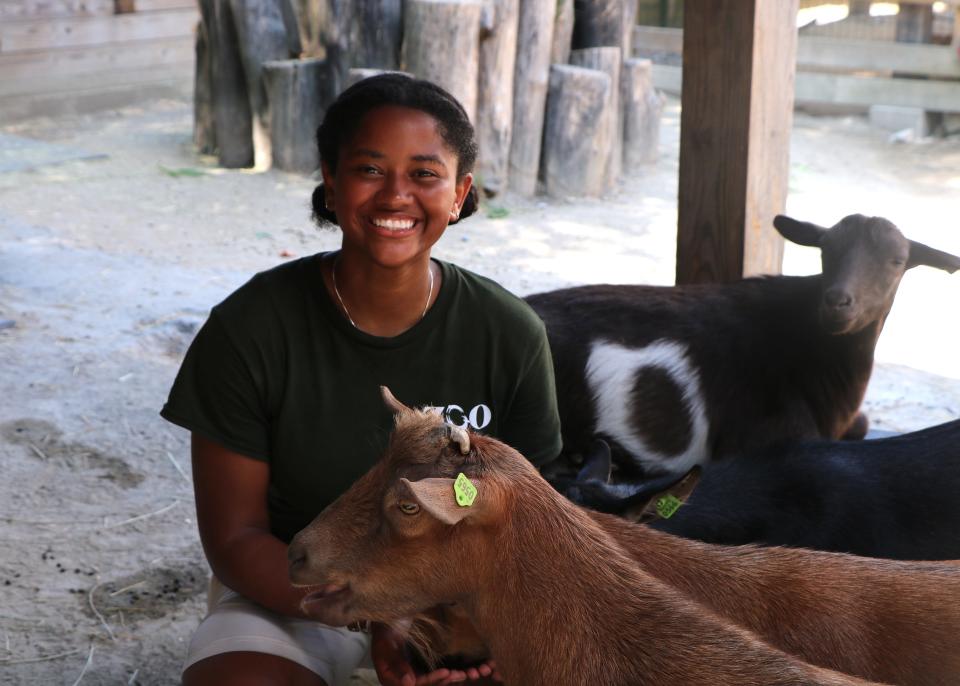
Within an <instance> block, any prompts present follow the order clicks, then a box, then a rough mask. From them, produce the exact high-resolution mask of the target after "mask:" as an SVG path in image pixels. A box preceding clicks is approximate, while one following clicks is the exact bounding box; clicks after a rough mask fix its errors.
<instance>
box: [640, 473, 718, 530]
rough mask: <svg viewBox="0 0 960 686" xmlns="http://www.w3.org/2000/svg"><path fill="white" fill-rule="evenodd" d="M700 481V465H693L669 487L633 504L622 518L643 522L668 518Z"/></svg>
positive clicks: (684, 501) (685, 500)
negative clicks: (640, 502) (643, 501)
mask: <svg viewBox="0 0 960 686" xmlns="http://www.w3.org/2000/svg"><path fill="white" fill-rule="evenodd" d="M699 482H700V465H694V466H693V468H692V469H691V470H690V471H689V472H687V473H686V475H685V476H684V477H683V478H682V479H680V480H679V481H678V482H677V483H675V484H674V485H673V486H671V487H670V488H667V489H665V490H663V491H660V492H659V493H654V494H653V495H652V496H650V499H649V500H647V502H646V503H644V504H643V505H634V506H633V507H631V508H630V509H628V510H627V511H626V512H624V513H623V517H624V519H628V520H630V521H632V522H639V523H640V524H645V523H647V522H652V521H654V520H656V519H669V518H670V517H672V516H673V515H674V513H675V512H676V511H677V508H679V507H680V506H681V505H683V504H684V503H686V502H687V499H688V498H689V497H690V494H691V493H693V489H695V488H696V487H697V484H698V483H699Z"/></svg>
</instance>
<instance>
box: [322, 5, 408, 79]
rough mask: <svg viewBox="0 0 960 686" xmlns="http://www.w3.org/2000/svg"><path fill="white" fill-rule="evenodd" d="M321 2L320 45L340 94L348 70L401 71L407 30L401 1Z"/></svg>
mask: <svg viewBox="0 0 960 686" xmlns="http://www.w3.org/2000/svg"><path fill="white" fill-rule="evenodd" d="M317 1H319V2H320V3H321V4H322V6H323V7H322V9H321V11H320V13H319V14H320V21H321V28H320V42H321V44H322V45H323V47H324V49H325V52H326V58H327V62H328V63H329V64H330V69H331V74H332V76H333V79H334V88H335V89H336V92H337V93H339V92H340V91H342V90H343V89H344V87H345V86H344V82H345V79H346V76H347V71H348V70H349V69H351V68H353V67H361V68H367V69H383V70H386V71H393V70H395V69H397V66H398V64H399V60H400V38H401V34H402V30H403V8H402V3H401V0H317ZM407 4H409V1H408V3H407ZM408 11H409V10H408Z"/></svg>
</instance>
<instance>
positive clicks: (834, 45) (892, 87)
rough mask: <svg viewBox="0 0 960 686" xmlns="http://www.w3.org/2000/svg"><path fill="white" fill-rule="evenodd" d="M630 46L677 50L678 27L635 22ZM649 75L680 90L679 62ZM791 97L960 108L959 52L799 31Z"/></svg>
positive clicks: (663, 86) (811, 100)
mask: <svg viewBox="0 0 960 686" xmlns="http://www.w3.org/2000/svg"><path fill="white" fill-rule="evenodd" d="M633 48H634V50H635V51H644V52H646V51H654V52H660V53H667V54H675V55H681V54H682V53H683V31H682V30H681V29H664V28H654V27H648V26H638V27H636V28H635V29H634V33H633ZM894 74H896V76H895V75H894ZM903 76H911V77H915V76H920V77H924V78H922V79H917V78H902V77H903ZM653 78H654V83H655V84H656V86H657V87H658V88H660V89H662V90H664V91H666V92H668V93H679V92H680V88H681V82H682V77H681V68H680V67H678V66H671V65H661V64H657V65H655V66H654V69H653ZM796 101H797V102H798V103H833V104H844V105H862V106H869V105H902V106H907V107H919V108H923V109H926V110H931V111H937V112H960V58H958V54H957V51H956V50H955V49H954V48H952V47H949V46H940V45H920V44H911V43H893V42H883V41H865V40H860V41H852V40H838V39H833V38H818V37H811V36H800V39H799V43H798V47H797V76H796Z"/></svg>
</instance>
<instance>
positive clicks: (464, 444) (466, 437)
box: [448, 425, 470, 455]
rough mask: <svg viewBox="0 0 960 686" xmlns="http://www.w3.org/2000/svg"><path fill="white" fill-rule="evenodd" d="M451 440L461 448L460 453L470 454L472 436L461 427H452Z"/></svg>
mask: <svg viewBox="0 0 960 686" xmlns="http://www.w3.org/2000/svg"><path fill="white" fill-rule="evenodd" d="M448 426H449V427H450V440H451V441H453V442H454V443H456V444H457V445H458V446H460V452H461V453H462V454H463V455H466V454H467V453H469V452H470V434H468V433H467V432H466V430H465V429H462V428H460V427H459V426H450V425H448Z"/></svg>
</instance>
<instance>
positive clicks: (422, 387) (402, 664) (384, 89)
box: [162, 74, 560, 686]
mask: <svg viewBox="0 0 960 686" xmlns="http://www.w3.org/2000/svg"><path fill="white" fill-rule="evenodd" d="M317 142H318V145H319V149H320V157H321V162H322V172H323V183H322V184H321V185H320V186H318V187H317V189H316V191H315V192H314V194H313V213H314V218H315V219H316V220H318V222H320V223H321V224H327V225H334V226H339V227H340V230H341V232H342V244H341V249H340V250H339V251H335V252H331V253H321V254H317V255H312V256H310V257H306V258H303V259H300V260H297V261H294V262H289V263H286V264H283V265H281V266H279V267H276V268H274V269H271V270H269V271H266V272H263V273H261V274H258V275H256V276H255V277H253V278H252V279H251V280H250V281H249V282H248V283H247V284H245V285H244V286H242V287H241V288H240V289H238V290H237V291H236V292H234V293H233V294H231V295H230V296H229V297H228V298H227V299H226V300H225V301H224V302H222V303H220V304H219V305H217V306H216V307H214V308H213V310H212V312H211V314H210V318H209V319H208V321H207V322H206V324H205V325H204V326H203V328H202V329H201V330H200V332H199V333H198V334H197V337H196V339H195V340H194V342H193V344H192V345H191V347H190V350H189V351H188V353H187V355H186V358H185V359H184V363H183V366H182V368H181V370H180V372H179V374H178V376H177V380H176V381H175V383H174V386H173V388H172V390H171V392H170V398H169V400H168V402H167V404H166V405H165V407H164V408H163V412H162V414H163V416H164V417H165V418H166V419H168V420H169V421H172V422H174V423H176V424H179V425H180V426H183V427H185V428H187V429H189V430H190V431H191V432H192V436H193V443H192V445H193V449H192V457H193V473H194V485H195V486H194V487H195V490H196V501H197V521H198V524H199V528H200V537H201V540H202V541H203V545H204V551H205V553H206V555H207V559H208V561H209V562H210V566H211V569H212V570H213V573H214V579H213V583H212V585H211V593H210V603H209V605H210V612H209V614H208V615H207V617H206V618H205V619H204V620H203V622H202V623H201V625H200V628H199V629H198V630H197V632H196V634H195V635H194V638H193V641H192V642H191V645H190V648H189V651H188V655H187V660H186V667H185V671H184V675H183V681H184V683H185V684H187V685H188V686H190V685H191V684H207V685H210V684H242V683H256V684H328V685H330V686H333V684H341V683H345V682H346V681H347V679H348V678H349V675H350V673H351V672H352V671H353V669H354V668H355V667H356V666H357V665H358V664H359V663H360V662H361V661H362V660H363V659H364V656H365V655H366V653H367V651H368V649H369V638H368V637H367V636H365V635H363V634H358V633H353V632H350V631H347V630H345V629H343V628H334V627H328V626H325V625H323V624H320V623H319V622H317V621H314V620H313V619H311V617H310V607H309V604H307V605H304V604H303V599H304V598H305V597H306V596H308V595H309V592H310V591H311V590H316V589H302V588H298V589H295V588H293V587H292V586H291V585H290V583H289V581H288V579H287V565H286V550H287V544H288V542H289V541H290V539H291V538H292V537H293V535H294V534H295V533H296V532H297V531H299V530H300V529H302V528H303V527H304V526H306V525H307V524H308V523H309V522H310V521H311V520H312V519H313V518H314V517H315V516H316V515H317V514H318V513H319V512H320V511H321V510H322V509H324V507H326V506H327V505H329V504H330V503H332V502H333V501H334V500H336V499H337V497H339V496H340V495H341V494H342V493H343V492H345V491H346V490H347V489H348V488H349V487H350V485H351V484H352V483H353V482H354V481H355V480H356V479H358V478H359V477H360V476H361V475H362V474H364V473H365V472H366V471H367V470H368V469H369V468H370V467H371V466H372V465H373V464H374V463H375V462H376V461H377V459H378V458H379V456H380V454H381V452H382V451H383V449H384V448H385V446H386V440H387V436H388V435H389V432H390V429H391V427H392V416H391V414H390V413H389V412H387V411H386V410H385V409H384V407H383V405H382V403H381V401H380V396H379V387H380V386H381V385H387V386H390V387H391V388H393V389H395V390H397V392H398V393H402V394H403V396H404V397H405V398H410V399H411V400H412V402H414V403H415V404H417V405H420V406H429V407H431V408H434V410H435V411H436V413H437V414H438V416H441V417H443V418H444V420H445V421H447V422H449V423H451V424H456V425H463V423H464V422H466V423H469V424H470V426H471V427H472V428H474V429H478V430H482V431H483V432H484V433H487V434H489V435H492V436H495V437H497V438H499V439H501V440H503V441H505V442H507V443H509V444H511V445H514V446H516V447H517V448H518V449H519V450H521V451H522V452H523V453H524V454H525V455H528V456H530V458H531V459H532V460H534V461H536V462H538V463H539V462H545V461H548V460H550V459H552V458H553V457H555V456H556V455H557V453H558V452H559V450H560V434H559V421H558V418H557V410H556V397H555V389H554V380H553V368H552V363H551V359H550V352H549V348H548V346H547V341H546V336H545V332H544V328H543V324H542V323H541V322H540V320H539V319H538V318H537V317H536V315H535V314H533V312H532V311H531V310H530V309H529V308H528V307H527V306H526V304H525V303H523V302H522V301H521V300H519V299H518V298H516V297H515V296H513V295H511V294H510V293H507V292H506V291H505V290H504V289H502V288H501V287H500V286H498V285H497V284H495V283H493V282H491V281H490V280H488V279H485V278H483V277H480V276H478V275H476V274H472V273H470V272H468V271H466V270H464V269H461V268H459V267H457V266H456V265H453V264H450V263H447V262H441V261H438V260H433V259H432V258H431V257H430V251H431V248H432V247H433V245H434V244H435V243H436V242H437V240H438V239H439V238H440V237H441V236H442V235H443V232H444V231H445V230H446V229H447V226H448V225H449V224H451V223H455V222H456V221H458V220H461V219H463V218H465V217H467V216H469V215H470V214H472V213H473V212H474V211H475V209H476V191H475V190H474V188H473V177H472V175H471V170H472V169H473V164H474V160H475V159H476V155H477V149H476V142H475V139H474V132H473V127H472V125H471V124H470V121H469V119H468V118H467V115H466V113H465V112H464V110H463V108H462V107H461V106H460V104H459V103H458V102H457V101H456V100H455V99H453V97H452V96H450V95H449V94H448V93H447V92H446V91H444V90H442V89H441V88H439V87H437V86H436V85H434V84H432V83H429V82H426V81H421V80H417V79H413V78H410V77H407V76H404V75H400V74H386V75H381V76H376V77H372V78H370V79H366V80H364V81H361V82H359V83H357V84H356V85H354V86H352V87H351V88H349V89H348V90H346V91H344V92H343V93H342V94H341V95H340V97H339V98H338V99H337V100H336V102H334V104H333V105H332V106H331V107H330V109H329V110H328V111H327V113H326V116H325V118H324V121H323V123H322V124H321V126H320V128H319V130H318V132H317ZM461 408H463V409H461ZM328 590H329V589H328ZM344 591H345V592H348V591H349V589H344ZM402 646H403V640H402V637H401V636H400V635H399V634H397V633H395V632H394V631H392V630H389V629H387V628H385V627H375V630H374V638H373V652H374V655H373V661H374V664H375V666H376V668H377V671H378V675H379V677H380V679H381V681H382V683H384V684H388V685H400V684H402V685H403V686H413V685H414V684H419V685H421V686H422V685H424V684H438V683H441V682H445V681H447V680H450V679H453V680H462V679H477V678H480V677H485V676H489V675H490V674H491V672H492V667H491V665H489V664H482V665H474V666H472V667H469V668H466V669H464V670H462V671H459V670H458V671H453V672H452V671H450V670H447V669H440V670H436V671H434V672H431V673H429V674H421V675H415V674H414V672H413V669H412V668H411V666H410V664H409V662H408V660H407V657H406V655H405V654H404V652H403V651H402Z"/></svg>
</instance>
